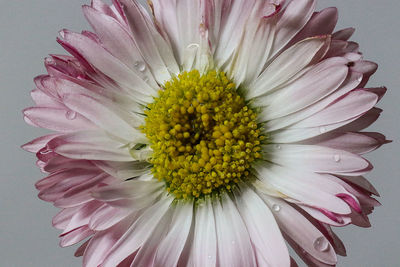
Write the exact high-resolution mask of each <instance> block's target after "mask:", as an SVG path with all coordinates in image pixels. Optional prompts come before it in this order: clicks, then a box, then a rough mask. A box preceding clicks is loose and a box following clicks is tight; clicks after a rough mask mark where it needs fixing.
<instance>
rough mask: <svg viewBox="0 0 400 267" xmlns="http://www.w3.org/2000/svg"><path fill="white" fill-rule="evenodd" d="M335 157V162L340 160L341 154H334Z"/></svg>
mask: <svg viewBox="0 0 400 267" xmlns="http://www.w3.org/2000/svg"><path fill="white" fill-rule="evenodd" d="M333 159H334V160H335V162H340V155H339V154H336V155H334V156H333Z"/></svg>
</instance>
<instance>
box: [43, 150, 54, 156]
mask: <svg viewBox="0 0 400 267" xmlns="http://www.w3.org/2000/svg"><path fill="white" fill-rule="evenodd" d="M51 152H53V150H51V149H45V150H41V151H40V154H42V155H47V154H50V153H51Z"/></svg>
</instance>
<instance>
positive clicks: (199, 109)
mask: <svg viewBox="0 0 400 267" xmlns="http://www.w3.org/2000/svg"><path fill="white" fill-rule="evenodd" d="M145 114H146V119H145V125H143V127H142V130H143V132H144V133H145V134H146V136H147V138H148V139H149V140H150V142H151V148H152V149H153V154H152V156H151V159H150V162H151V163H152V164H153V169H152V172H153V175H154V177H156V178H157V179H158V180H160V181H165V183H166V188H167V190H168V191H169V192H170V193H172V194H174V195H175V197H176V198H184V199H187V198H199V197H201V196H204V195H207V194H211V193H212V192H218V191H220V190H221V189H224V188H225V189H226V190H231V188H232V186H234V185H235V184H237V183H239V181H240V180H241V179H242V180H243V179H245V178H246V177H247V176H248V175H249V172H248V171H249V168H250V164H251V163H252V162H253V161H254V160H256V159H258V158H261V154H260V150H261V148H260V142H261V141H262V139H263V136H262V135H261V133H260V129H259V127H258V125H257V122H256V117H257V114H256V113H255V112H254V111H253V110H252V109H251V108H249V107H248V106H247V105H246V102H245V101H244V99H243V97H241V96H240V95H239V94H238V93H237V91H236V86H235V84H234V83H232V82H231V81H230V80H229V79H228V78H227V77H226V76H225V73H223V72H219V73H218V72H216V71H209V72H208V73H206V74H204V75H200V73H199V72H198V71H197V70H193V71H191V72H184V73H182V74H180V75H179V76H178V77H176V78H173V79H171V80H170V81H168V82H166V83H165V86H164V90H160V91H159V96H158V97H156V98H155V99H154V102H153V103H151V104H148V106H147V109H146V111H145Z"/></svg>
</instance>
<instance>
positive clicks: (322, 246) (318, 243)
mask: <svg viewBox="0 0 400 267" xmlns="http://www.w3.org/2000/svg"><path fill="white" fill-rule="evenodd" d="M314 248H315V249H316V250H318V251H326V250H327V249H328V248H329V242H328V240H327V239H326V238H325V237H323V236H320V237H318V238H317V239H315V241H314Z"/></svg>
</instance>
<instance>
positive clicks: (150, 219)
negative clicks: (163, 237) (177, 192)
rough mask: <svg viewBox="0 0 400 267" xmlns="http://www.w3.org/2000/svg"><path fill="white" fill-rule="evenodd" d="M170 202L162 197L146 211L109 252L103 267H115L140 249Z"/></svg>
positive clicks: (170, 200) (167, 198) (170, 199)
mask: <svg viewBox="0 0 400 267" xmlns="http://www.w3.org/2000/svg"><path fill="white" fill-rule="evenodd" d="M172 200H173V199H172V198H170V197H163V198H162V199H160V200H159V201H158V202H157V203H156V204H154V205H153V206H152V207H150V208H148V209H146V210H145V211H144V213H143V214H142V215H141V216H140V217H139V218H138V219H137V220H136V221H135V222H134V223H133V225H132V226H130V227H129V229H128V230H127V231H126V232H125V234H124V235H123V236H122V237H121V238H120V239H119V240H118V241H117V242H116V243H115V244H114V245H113V247H112V248H111V249H110V250H109V252H108V254H107V256H106V258H105V260H104V262H103V266H104V267H115V266H117V265H118V264H119V263H120V262H121V261H123V260H124V259H125V258H126V257H128V256H129V255H130V254H132V252H134V251H136V250H137V249H138V248H139V247H141V246H142V245H143V243H144V242H145V241H146V240H147V239H148V238H149V236H150V235H151V233H152V232H153V230H154V229H155V227H157V224H158V222H159V221H160V220H161V218H162V217H163V216H164V214H165V213H166V212H167V211H168V209H169V206H170V204H171V202H172Z"/></svg>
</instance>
